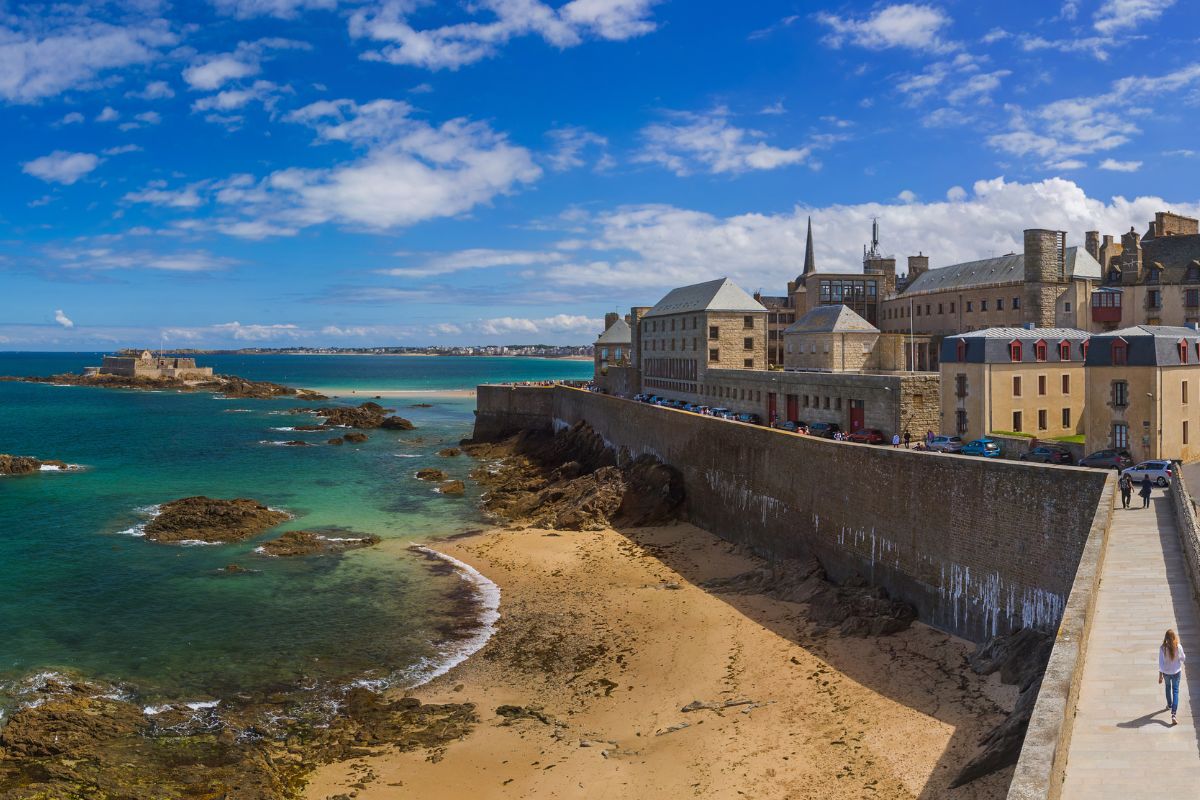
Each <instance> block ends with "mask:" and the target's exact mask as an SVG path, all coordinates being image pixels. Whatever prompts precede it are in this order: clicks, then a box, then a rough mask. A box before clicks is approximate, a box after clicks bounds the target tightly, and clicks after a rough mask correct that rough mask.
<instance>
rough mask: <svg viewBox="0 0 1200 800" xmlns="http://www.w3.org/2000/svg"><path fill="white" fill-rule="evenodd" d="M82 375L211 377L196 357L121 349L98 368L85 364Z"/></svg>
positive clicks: (209, 371) (105, 359) (158, 378)
mask: <svg viewBox="0 0 1200 800" xmlns="http://www.w3.org/2000/svg"><path fill="white" fill-rule="evenodd" d="M83 374H84V375H119V376H121V377H123V378H147V379H150V380H161V379H164V378H178V379H181V380H182V379H189V378H211V377H212V374H213V371H212V367H197V366H196V359H194V358H181V357H179V356H164V355H162V354H159V355H157V356H155V355H154V354H153V353H151V352H150V351H149V350H141V351H137V350H122V351H120V352H119V353H117V355H115V356H105V357H104V360H103V362H101V364H100V366H98V367H85V368H84V371H83Z"/></svg>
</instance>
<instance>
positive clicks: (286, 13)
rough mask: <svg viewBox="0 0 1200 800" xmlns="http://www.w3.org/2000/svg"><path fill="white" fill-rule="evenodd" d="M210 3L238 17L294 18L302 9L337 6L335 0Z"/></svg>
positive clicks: (322, 9) (234, 0)
mask: <svg viewBox="0 0 1200 800" xmlns="http://www.w3.org/2000/svg"><path fill="white" fill-rule="evenodd" d="M212 4H213V6H214V7H215V8H216V9H217V11H218V12H219V13H221V14H225V15H227V16H231V17H237V18H238V19H249V18H251V17H278V18H279V19H294V18H296V17H297V16H299V14H300V12H302V11H317V10H321V11H330V10H333V9H335V8H337V0H212Z"/></svg>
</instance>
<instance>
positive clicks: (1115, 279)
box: [1108, 269, 1121, 283]
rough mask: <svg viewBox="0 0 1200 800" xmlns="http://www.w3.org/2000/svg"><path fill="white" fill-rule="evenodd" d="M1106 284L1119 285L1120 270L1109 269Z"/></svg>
mask: <svg viewBox="0 0 1200 800" xmlns="http://www.w3.org/2000/svg"><path fill="white" fill-rule="evenodd" d="M1108 282H1109V283H1120V282H1121V270H1119V269H1110V270H1109V271H1108Z"/></svg>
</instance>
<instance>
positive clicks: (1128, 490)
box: [1117, 474, 1133, 508]
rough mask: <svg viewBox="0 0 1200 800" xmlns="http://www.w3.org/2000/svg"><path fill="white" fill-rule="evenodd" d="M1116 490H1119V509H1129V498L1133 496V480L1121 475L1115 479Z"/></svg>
mask: <svg viewBox="0 0 1200 800" xmlns="http://www.w3.org/2000/svg"><path fill="white" fill-rule="evenodd" d="M1117 488H1118V489H1120V490H1121V508H1129V498H1130V497H1131V496H1132V495H1133V478H1131V477H1129V476H1128V475H1124V474H1122V475H1121V477H1120V478H1117Z"/></svg>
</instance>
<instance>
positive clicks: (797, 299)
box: [788, 218, 896, 325]
mask: <svg viewBox="0 0 1200 800" xmlns="http://www.w3.org/2000/svg"><path fill="white" fill-rule="evenodd" d="M895 291H896V259H895V258H894V257H892V256H885V255H883V254H882V253H881V252H880V250H879V224H878V222H876V223H875V225H874V226H873V227H872V233H871V246H870V247H869V248H867V247H864V248H863V269H862V272H818V271H817V260H816V255H815V252H814V248H813V234H812V219H811V218H810V219H809V221H808V236H807V239H806V241H805V245H804V271H803V272H802V273H801V274H800V275H799V276H797V277H796V280H794V281H790V282H789V283H788V296H789V297H791V298H792V308H793V309H794V310H795V313H796V315H797V316H798V317H802V316H804V315H805V314H807V313H808V312H809V311H812V310H813V309H814V308H818V307H820V306H841V305H844V306H846V307H848V308H849V309H850V310H851V311H853V312H854V313H856V314H858V315H859V316H860V317H862V318H863V319H865V320H866V321H867V322H870V323H871V324H872V325H878V324H879V320H880V304H881V303H882V302H883V300H884V298H886V297H889V296H891V295H892V294H894V293H895Z"/></svg>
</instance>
